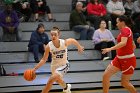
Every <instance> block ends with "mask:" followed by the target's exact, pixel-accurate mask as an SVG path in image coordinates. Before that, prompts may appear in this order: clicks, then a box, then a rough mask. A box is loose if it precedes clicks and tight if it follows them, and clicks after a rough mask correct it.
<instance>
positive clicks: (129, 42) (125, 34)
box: [117, 27, 134, 56]
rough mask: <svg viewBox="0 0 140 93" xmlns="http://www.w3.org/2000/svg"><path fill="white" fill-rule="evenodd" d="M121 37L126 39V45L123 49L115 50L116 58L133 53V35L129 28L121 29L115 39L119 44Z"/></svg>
mask: <svg viewBox="0 0 140 93" xmlns="http://www.w3.org/2000/svg"><path fill="white" fill-rule="evenodd" d="M121 37H127V38H128V39H127V43H126V45H125V46H124V47H122V48H119V49H117V55H118V56H125V55H130V54H132V53H134V50H133V34H132V31H131V29H130V28H128V27H125V28H122V29H121V31H120V34H119V35H118V37H117V42H118V43H119V42H121Z"/></svg>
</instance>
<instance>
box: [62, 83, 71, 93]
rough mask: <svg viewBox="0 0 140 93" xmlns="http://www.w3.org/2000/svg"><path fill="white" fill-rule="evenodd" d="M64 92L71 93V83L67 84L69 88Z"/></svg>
mask: <svg viewBox="0 0 140 93" xmlns="http://www.w3.org/2000/svg"><path fill="white" fill-rule="evenodd" d="M63 92H64V93H71V84H67V89H66V90H64V89H63Z"/></svg>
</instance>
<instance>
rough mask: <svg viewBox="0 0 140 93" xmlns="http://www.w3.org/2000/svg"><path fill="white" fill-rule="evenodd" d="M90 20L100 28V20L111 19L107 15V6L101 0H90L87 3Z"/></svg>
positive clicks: (96, 27)
mask: <svg viewBox="0 0 140 93" xmlns="http://www.w3.org/2000/svg"><path fill="white" fill-rule="evenodd" d="M87 13H88V20H89V21H90V22H91V23H92V24H93V25H94V27H95V29H98V28H99V22H100V20H101V19H104V20H106V21H107V22H108V21H109V20H110V17H109V16H108V15H107V12H106V8H105V7H104V5H103V4H102V3H100V2H99V0H90V2H89V3H88V5H87Z"/></svg>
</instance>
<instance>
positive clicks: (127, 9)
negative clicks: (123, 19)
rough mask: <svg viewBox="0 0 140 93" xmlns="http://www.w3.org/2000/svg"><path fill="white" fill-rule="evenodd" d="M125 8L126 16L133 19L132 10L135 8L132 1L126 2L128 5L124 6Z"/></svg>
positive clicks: (127, 0)
mask: <svg viewBox="0 0 140 93" xmlns="http://www.w3.org/2000/svg"><path fill="white" fill-rule="evenodd" d="M124 8H125V15H127V16H128V17H131V15H132V9H133V8H134V3H133V2H132V0H126V3H125V4H124Z"/></svg>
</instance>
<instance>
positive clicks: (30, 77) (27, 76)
mask: <svg viewBox="0 0 140 93" xmlns="http://www.w3.org/2000/svg"><path fill="white" fill-rule="evenodd" d="M35 78H36V74H35V72H34V71H32V69H27V70H25V71H24V79H25V80H27V81H33V80H34V79H35Z"/></svg>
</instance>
